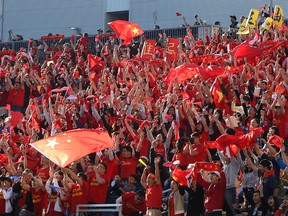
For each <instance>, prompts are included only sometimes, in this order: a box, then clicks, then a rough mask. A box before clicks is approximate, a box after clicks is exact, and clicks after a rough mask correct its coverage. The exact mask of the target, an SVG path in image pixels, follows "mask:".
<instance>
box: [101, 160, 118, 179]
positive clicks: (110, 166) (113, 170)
mask: <svg viewBox="0 0 288 216" xmlns="http://www.w3.org/2000/svg"><path fill="white" fill-rule="evenodd" d="M101 162H103V163H105V164H106V166H107V170H106V175H107V177H108V181H109V182H110V180H111V179H114V177H115V176H116V175H118V163H117V161H116V159H115V158H114V159H113V160H110V159H109V158H103V159H101Z"/></svg>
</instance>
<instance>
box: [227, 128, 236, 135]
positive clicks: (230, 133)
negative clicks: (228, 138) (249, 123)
mask: <svg viewBox="0 0 288 216" xmlns="http://www.w3.org/2000/svg"><path fill="white" fill-rule="evenodd" d="M225 132H226V133H227V134H229V135H235V130H234V129H233V128H227V129H226V130H225Z"/></svg>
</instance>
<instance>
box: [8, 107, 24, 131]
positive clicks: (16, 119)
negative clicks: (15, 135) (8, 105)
mask: <svg viewBox="0 0 288 216" xmlns="http://www.w3.org/2000/svg"><path fill="white" fill-rule="evenodd" d="M23 118H24V115H23V114H22V113H21V112H15V111H11V126H14V127H15V126H16V125H17V124H19V123H21V121H22V119H23Z"/></svg>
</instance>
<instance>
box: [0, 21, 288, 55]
mask: <svg viewBox="0 0 288 216" xmlns="http://www.w3.org/2000/svg"><path fill="white" fill-rule="evenodd" d="M284 24H285V25H286V26H287V25H288V19H285V20H284ZM189 28H190V29H191V30H192V33H193V36H194V37H195V38H196V39H200V38H201V39H205V35H206V30H207V31H208V36H209V37H211V35H213V34H214V31H215V30H216V29H217V30H218V31H219V32H220V34H221V35H222V34H223V33H225V32H230V33H231V34H232V35H233V36H234V38H238V35H237V34H236V32H237V31H236V30H235V29H234V30H231V29H230V28H229V27H226V26H216V25H195V26H189ZM186 29H187V27H176V28H165V29H154V30H145V31H144V35H145V37H146V38H147V39H155V40H158V39H159V33H162V34H163V33H166V35H167V36H168V37H171V38H181V37H184V36H185V35H186V34H187V33H186ZM95 36H96V34H90V36H89V38H90V41H91V42H94V39H95ZM76 39H79V37H76ZM107 39H108V38H106V40H107ZM37 40H38V41H39V40H40V39H37ZM69 41H70V37H65V38H63V42H69ZM56 42H57V41H46V43H47V44H48V45H50V44H51V43H56ZM102 42H105V39H104V41H102ZM3 47H6V48H7V49H13V50H15V51H19V50H20V48H24V49H27V47H28V40H23V41H10V42H2V43H0V50H2V48H3Z"/></svg>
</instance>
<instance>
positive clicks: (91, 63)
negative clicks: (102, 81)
mask: <svg viewBox="0 0 288 216" xmlns="http://www.w3.org/2000/svg"><path fill="white" fill-rule="evenodd" d="M87 60H88V65H89V69H90V70H94V69H95V68H96V66H97V65H98V64H99V62H100V61H101V58H100V57H98V56H95V57H94V56H93V55H91V54H88V55H87Z"/></svg>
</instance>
